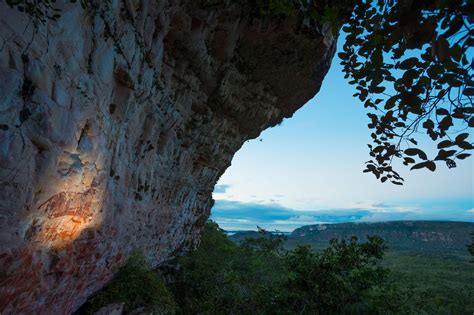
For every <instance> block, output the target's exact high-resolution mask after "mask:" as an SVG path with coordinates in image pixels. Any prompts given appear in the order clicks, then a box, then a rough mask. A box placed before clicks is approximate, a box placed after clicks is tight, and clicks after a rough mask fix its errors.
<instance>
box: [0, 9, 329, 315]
mask: <svg viewBox="0 0 474 315" xmlns="http://www.w3.org/2000/svg"><path fill="white" fill-rule="evenodd" d="M93 3H95V4H92V5H91V6H90V7H89V8H85V9H83V8H82V7H81V6H80V5H79V4H70V3H69V1H65V2H61V1H58V3H57V4H55V6H56V7H57V8H60V9H61V10H62V12H61V17H60V18H59V20H58V21H56V22H54V21H50V22H48V23H46V25H39V27H38V30H37V32H35V31H34V23H32V21H31V18H30V17H29V16H28V15H27V14H25V13H21V12H19V11H17V10H14V9H11V8H9V7H8V6H7V5H6V4H5V3H4V1H1V2H0V201H1V202H0V241H1V244H0V312H1V313H2V314H11V313H27V314H31V313H41V314H67V313H70V312H71V311H73V310H75V309H77V308H78V307H79V306H80V305H81V304H82V303H83V302H84V301H85V300H86V299H87V297H88V296H90V295H91V294H92V293H93V292H95V291H97V290H98V289H100V288H101V287H102V286H104V285H105V284H106V283H107V282H108V281H109V280H110V278H111V276H112V275H113V273H114V271H116V270H117V268H119V267H120V265H121V264H122V263H123V262H124V260H125V259H126V258H127V256H128V255H129V254H130V253H131V252H132V251H133V250H136V249H139V250H141V251H143V252H144V253H145V255H146V256H147V259H148V260H149V261H150V262H151V263H152V264H153V265H158V264H159V263H160V262H162V261H164V260H166V259H168V258H169V257H171V256H173V255H176V254H177V253H179V252H183V251H185V250H187V249H189V248H191V247H192V246H194V245H195V244H196V242H198V240H199V233H200V231H201V228H202V226H203V223H204V222H205V221H206V219H207V218H208V215H209V211H210V208H211V206H212V204H213V201H212V195H211V194H212V190H213V187H214V185H215V183H216V181H217V180H218V178H219V176H220V175H221V174H222V173H223V172H224V170H225V169H226V168H227V167H228V166H229V165H230V163H231V159H232V156H233V155H234V153H235V152H236V151H237V150H238V149H239V148H240V147H241V146H242V144H243V143H244V142H245V141H246V140H247V139H250V138H255V137H257V136H258V135H259V133H260V132H261V131H262V130H264V129H265V128H268V127H270V126H273V125H275V124H277V123H278V122H280V121H281V120H282V119H283V118H284V117H290V116H291V115H292V114H293V112H294V111H296V110H297V109H298V108H299V107H300V106H302V105H303V104H304V103H305V102H306V101H307V100H309V99H310V98H311V97H312V96H313V95H314V94H315V93H316V92H317V91H318V90H319V88H320V85H321V82H322V80H323V77H324V75H325V74H326V72H327V70H328V67H329V64H330V61H331V58H332V56H333V54H334V49H335V39H334V38H333V36H332V35H331V32H330V31H329V27H327V25H326V26H325V27H321V26H319V25H315V24H307V23H306V21H304V20H302V19H299V20H298V19H296V18H287V19H285V20H283V21H275V20H274V19H265V20H262V19H259V18H257V17H255V16H253V15H252V10H253V9H252V6H251V5H250V4H248V3H247V2H246V1H211V0H208V1H205V0H202V1H194V0H193V1H191V0H189V1H186V0H183V1H178V0H176V1H172V0H169V1H166V0H159V1H158V0H157V1H147V0H141V1H140V0H123V1H120V0H111V1H96V2H93Z"/></svg>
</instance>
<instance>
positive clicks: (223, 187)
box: [214, 185, 230, 194]
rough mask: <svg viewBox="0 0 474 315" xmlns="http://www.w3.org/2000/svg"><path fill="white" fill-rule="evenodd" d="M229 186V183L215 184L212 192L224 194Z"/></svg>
mask: <svg viewBox="0 0 474 315" xmlns="http://www.w3.org/2000/svg"><path fill="white" fill-rule="evenodd" d="M229 188H230V185H216V186H215V187H214V193H216V194H224V193H226V192H227V190H228V189H229Z"/></svg>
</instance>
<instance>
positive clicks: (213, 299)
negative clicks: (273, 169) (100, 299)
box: [172, 222, 403, 314]
mask: <svg viewBox="0 0 474 315" xmlns="http://www.w3.org/2000/svg"><path fill="white" fill-rule="evenodd" d="M283 242H284V238H282V237H280V236H275V235H272V234H271V233H268V232H266V231H263V230H261V231H260V237H257V238H248V239H246V240H244V241H243V242H241V243H240V245H235V244H233V243H231V242H229V240H228V239H227V237H226V236H225V235H224V233H223V232H222V231H221V230H220V229H219V228H218V226H217V225H216V224H215V223H212V222H210V223H208V224H207V225H206V230H205V232H204V234H203V240H202V243H201V246H200V247H199V248H198V250H196V251H195V252H193V253H191V254H190V255H188V256H186V257H182V258H180V259H179V260H178V265H179V266H180V271H179V272H178V274H177V277H176V282H175V283H174V284H173V286H172V291H173V292H174V294H175V299H176V301H180V308H181V312H182V313H184V314H198V313H199V314H253V313H257V314H332V313H364V312H365V313H367V312H371V313H375V314H376V313H382V312H386V311H396V310H399V309H400V308H401V307H402V305H400V302H399V301H400V300H402V299H401V296H402V295H403V294H402V293H401V292H400V291H399V290H397V289H396V288H393V287H390V286H389V284H388V278H387V276H388V274H389V271H388V269H386V268H383V267H382V266H381V262H382V257H383V253H384V250H385V245H384V242H383V240H382V239H380V238H378V237H370V238H369V239H368V241H367V242H366V243H360V242H358V240H357V239H356V238H351V239H350V240H347V241H346V240H343V241H336V240H334V241H332V242H331V244H330V246H329V247H328V248H327V249H325V250H323V251H321V252H315V251H312V250H311V249H310V248H309V247H306V246H301V247H297V248H296V249H294V250H290V251H288V250H285V249H284V248H283Z"/></svg>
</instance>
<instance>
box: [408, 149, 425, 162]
mask: <svg viewBox="0 0 474 315" xmlns="http://www.w3.org/2000/svg"><path fill="white" fill-rule="evenodd" d="M404 153H405V154H406V155H410V156H414V155H418V156H419V157H420V159H422V160H426V159H427V158H428V157H427V156H426V153H425V152H423V151H422V150H420V149H417V148H409V149H406V150H405V151H404Z"/></svg>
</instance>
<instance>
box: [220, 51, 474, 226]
mask: <svg viewBox="0 0 474 315" xmlns="http://www.w3.org/2000/svg"><path fill="white" fill-rule="evenodd" d="M353 93H354V90H353V88H352V87H351V86H350V85H349V84H348V83H347V81H346V80H345V79H344V77H343V73H342V70H341V66H340V65H339V59H338V57H337V56H336V57H335V58H334V60H333V64H332V66H331V69H330V71H329V73H328V75H327V76H326V78H325V80H324V82H323V85H322V88H321V91H320V92H319V93H318V94H317V95H316V96H315V97H314V98H313V99H312V100H310V101H309V102H308V103H307V104H306V105H305V106H303V107H302V108H301V109H300V110H299V111H298V112H296V113H295V114H294V116H293V117H292V118H290V119H286V120H285V121H284V122H283V123H282V124H281V125H280V126H276V127H274V128H271V129H268V130H265V131H264V132H263V133H262V134H261V135H260V137H258V138H257V139H254V140H251V141H248V142H247V143H245V144H244V146H243V147H242V148H241V149H240V151H238V152H237V153H236V155H235V156H234V159H233V161H232V166H230V167H229V169H227V171H226V172H225V174H224V175H223V176H222V177H221V178H220V180H219V182H218V185H217V186H216V188H215V190H214V199H215V200H216V204H215V206H214V207H213V209H212V217H211V218H212V219H213V220H215V221H216V222H217V223H219V225H220V226H221V227H222V228H224V229H231V230H237V229H245V230H248V229H255V228H256V225H259V226H261V227H264V228H267V229H279V230H282V231H290V230H292V229H294V228H296V227H298V226H301V225H306V224H315V223H327V222H334V223H335V222H352V221H381V220H404V219H407V220H411V219H417V220H459V221H471V222H474V187H473V186H474V183H473V181H474V167H473V166H474V165H473V164H474V163H473V159H472V158H468V159H466V160H463V161H460V162H459V163H458V167H457V168H454V169H451V170H448V169H447V168H446V167H445V166H444V165H441V164H439V165H438V169H437V170H436V172H435V173H432V172H430V171H429V170H426V169H423V170H415V171H409V170H408V169H406V168H404V167H403V166H401V167H398V169H397V168H396V169H397V170H399V173H400V174H401V175H402V176H403V177H404V178H405V185H404V186H396V185H392V184H390V183H388V182H386V183H384V184H382V183H380V182H379V181H378V180H377V179H375V177H373V175H371V174H367V173H362V170H363V169H364V162H365V161H367V160H368V159H369V155H368V148H367V143H370V131H369V129H368V128H367V124H368V123H369V120H368V117H367V116H366V109H365V108H364V107H363V105H362V104H361V103H360V102H359V101H358V99H355V98H353V97H352V94H353ZM260 140H261V141H260ZM421 142H422V143H424V142H425V141H424V140H423V139H422V141H421ZM425 144H426V145H425V146H424V149H425V148H426V150H425V151H426V152H430V149H431V150H432V151H434V149H436V147H435V144H433V143H431V142H429V141H426V143H425ZM399 166H400V165H399ZM395 167H397V164H395Z"/></svg>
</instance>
